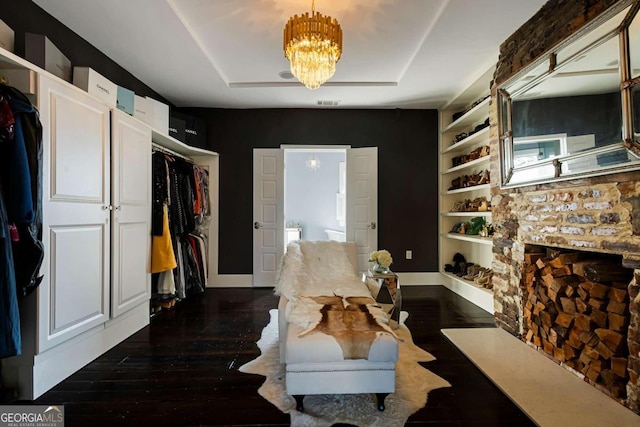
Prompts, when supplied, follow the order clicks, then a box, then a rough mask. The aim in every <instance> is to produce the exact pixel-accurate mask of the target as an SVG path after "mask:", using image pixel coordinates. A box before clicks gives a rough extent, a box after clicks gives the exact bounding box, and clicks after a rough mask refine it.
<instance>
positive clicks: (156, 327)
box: [36, 286, 534, 427]
mask: <svg viewBox="0 0 640 427" xmlns="http://www.w3.org/2000/svg"><path fill="white" fill-rule="evenodd" d="M402 291H403V309H404V310H406V311H408V312H409V313H410V315H409V319H408V320H407V322H406V323H407V326H408V327H409V329H410V330H411V332H412V334H413V338H414V341H415V343H416V344H417V345H419V346H421V347H422V348H424V349H425V350H427V351H429V352H430V353H431V354H433V355H434V356H435V357H436V358H437V360H435V361H433V362H430V363H426V364H424V366H425V367H427V368H428V369H430V370H431V371H432V372H434V373H436V374H437V375H439V376H441V377H442V378H445V379H446V380H447V381H449V382H450V383H451V384H452V387H450V388H445V389H440V390H435V391H432V392H431V393H430V394H429V398H428V402H427V405H426V407H424V408H422V409H421V410H420V411H418V412H417V413H415V414H414V415H412V416H411V418H410V419H409V424H412V425H423V424H429V425H433V426H439V425H445V426H510V427H511V426H529V425H534V424H533V423H532V422H531V421H530V420H529V419H528V418H527V417H526V416H525V415H524V414H523V413H522V412H521V411H520V410H519V409H518V408H517V407H516V406H515V405H514V404H513V403H512V402H511V401H510V400H509V399H508V398H507V397H506V396H505V395H504V394H503V393H502V392H501V391H500V390H499V389H498V388H497V387H495V386H494V385H493V384H492V383H491V382H490V381H489V380H488V379H487V378H486V377H485V376H484V375H483V374H482V373H481V372H480V371H479V370H478V369H477V368H476V367H475V366H473V365H472V364H471V362H469V360H468V359H466V358H465V357H464V356H463V355H462V353H460V352H459V351H458V350H457V349H456V348H455V347H454V346H453V345H452V344H451V343H450V342H449V341H448V340H447V339H446V338H445V337H444V336H443V335H442V334H441V333H440V329H441V328H456V327H465V328H468V327H492V326H493V320H492V317H491V316H490V315H489V314H487V313H486V312H485V311H483V310H481V309H479V308H477V307H476V306H475V305H473V304H471V303H469V302H467V301H466V300H464V299H463V298H461V297H459V296H457V295H456V294H454V293H452V292H451V291H449V290H447V289H446V288H444V287H442V286H416V287H404V288H403V289H402ZM276 307H277V297H275V296H274V295H273V291H272V290H271V289H208V290H207V292H206V294H205V296H203V297H201V298H192V299H189V300H185V301H183V302H181V303H179V304H177V305H176V307H174V308H173V309H172V310H168V311H163V312H161V313H160V314H159V315H157V316H156V317H154V318H153V319H152V321H151V324H150V325H149V326H148V327H146V328H144V329H143V330H141V331H140V332H138V333H136V334H135V335H133V336H132V337H130V338H128V339H127V340H125V341H124V342H123V343H121V344H120V345H118V346H116V347H115V348H113V349H112V350H110V351H109V352H107V353H105V354H104V355H103V356H101V357H99V358H98V359H96V360H95V361H94V362H92V363H90V364H89V365H87V366H86V367H84V368H83V369H81V370H80V371H78V372H77V373H75V374H73V375H72V376H71V377H69V378H68V379H66V380H65V381H63V382H62V383H60V384H59V385H57V386H56V387H54V388H53V389H51V390H50V391H49V392H47V393H45V394H44V395H43V396H41V397H40V398H39V399H37V401H36V403H39V404H64V405H65V413H66V426H67V427H74V426H103V425H104V426H107V425H109V426H154V427H161V426H198V425H244V426H250V425H269V426H273V425H288V424H289V416H288V415H286V414H283V413H281V412H280V411H279V410H278V409H276V408H275V407H274V406H272V405H271V404H270V403H268V402H267V401H266V400H265V399H263V398H262V397H260V396H259V395H258V393H257V389H258V387H260V385H261V384H262V382H263V377H261V376H258V375H248V374H243V373H240V372H238V370H237V368H238V367H239V366H241V365H242V364H244V363H246V362H248V361H250V360H252V359H254V358H256V357H257V356H258V355H259V350H258V348H257V346H256V344H255V342H256V341H257V340H258V339H259V337H260V333H261V331H262V328H263V327H264V326H265V325H266V324H267V323H268V321H269V314H268V311H269V309H271V308H276Z"/></svg>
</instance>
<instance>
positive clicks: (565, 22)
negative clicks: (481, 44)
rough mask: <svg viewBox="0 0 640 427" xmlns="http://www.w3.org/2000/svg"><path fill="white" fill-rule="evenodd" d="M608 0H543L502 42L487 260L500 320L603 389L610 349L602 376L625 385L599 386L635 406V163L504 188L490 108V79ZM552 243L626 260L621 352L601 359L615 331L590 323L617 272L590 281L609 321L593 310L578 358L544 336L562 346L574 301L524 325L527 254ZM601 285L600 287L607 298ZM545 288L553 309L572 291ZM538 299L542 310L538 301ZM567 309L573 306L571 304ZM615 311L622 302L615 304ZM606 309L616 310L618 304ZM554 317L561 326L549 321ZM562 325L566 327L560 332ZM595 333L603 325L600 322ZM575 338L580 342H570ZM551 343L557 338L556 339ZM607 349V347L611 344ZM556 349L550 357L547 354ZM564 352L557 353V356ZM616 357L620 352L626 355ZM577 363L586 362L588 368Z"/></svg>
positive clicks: (638, 347)
mask: <svg viewBox="0 0 640 427" xmlns="http://www.w3.org/2000/svg"><path fill="white" fill-rule="evenodd" d="M616 3H617V1H616V0H593V1H579V0H575V1H567V0H551V1H549V2H548V3H547V4H546V5H545V6H544V7H543V8H542V9H541V10H540V11H539V12H538V13H537V14H536V15H535V16H534V17H533V18H532V19H531V20H529V21H528V22H527V23H525V24H524V25H523V26H522V27H521V28H520V29H519V30H518V31H516V32H515V33H514V34H513V35H512V36H511V37H510V38H509V39H507V40H506V41H505V42H504V43H503V45H502V46H501V48H500V58H499V61H498V66H497V69H496V73H495V76H494V82H493V84H492V88H491V95H492V100H491V112H490V124H491V129H490V138H491V177H492V183H491V186H492V187H491V195H492V200H491V202H492V207H493V212H492V221H493V225H494V227H495V229H496V233H495V234H494V239H493V263H492V268H493V270H494V276H493V290H494V308H495V321H496V324H497V325H498V326H499V327H501V328H503V329H505V330H506V331H508V332H509V333H511V334H513V335H515V336H516V337H518V338H520V339H522V340H523V341H528V342H530V343H531V345H532V347H536V348H539V349H540V351H542V352H545V354H547V355H549V357H550V358H552V359H553V360H555V361H556V362H557V363H561V364H563V365H564V366H567V367H568V368H570V369H571V370H572V371H573V372H575V373H576V374H577V375H580V376H582V377H584V378H586V379H587V380H588V381H590V382H591V383H592V384H594V385H596V386H597V387H598V388H600V389H602V390H604V388H603V386H602V383H603V378H602V376H601V375H600V374H601V372H602V370H603V369H604V370H605V371H608V370H612V369H613V364H612V361H611V360H612V359H611V358H612V357H613V358H615V369H616V371H617V374H616V375H617V376H614V377H609V378H608V379H607V380H606V382H609V383H616V384H621V381H622V380H621V378H622V379H623V380H624V386H623V388H624V389H623V390H618V389H617V388H616V387H613V389H614V391H612V390H611V387H609V389H608V390H607V393H608V394H609V395H611V396H612V397H615V398H616V399H618V400H619V401H620V402H621V403H622V404H624V405H625V406H627V407H628V408H630V409H631V410H633V411H634V412H636V413H638V414H640V380H639V377H640V172H625V173H617V174H612V175H605V176H599V177H590V178H582V179H575V180H568V181H563V182H555V183H549V184H538V185H530V186H525V187H519V188H511V189H501V188H500V186H499V184H498V183H499V179H494V177H498V176H499V175H500V159H499V153H500V143H499V135H498V128H497V124H498V119H499V118H498V111H497V88H498V86H499V85H500V84H501V83H503V82H505V81H506V80H507V79H508V78H509V77H511V76H512V75H513V74H515V73H516V72H518V71H519V70H520V69H521V68H522V67H525V66H527V65H528V64H530V63H531V62H532V61H534V60H536V59H537V58H538V57H540V55H542V54H544V53H545V52H547V51H548V50H549V49H550V48H551V47H552V46H554V45H556V44H557V43H559V42H561V41H562V40H564V39H566V38H567V37H569V36H570V35H571V34H572V33H573V32H575V31H576V30H578V29H580V28H582V27H583V26H584V25H585V24H587V23H589V22H591V21H592V20H593V19H594V18H595V17H597V16H598V15H599V14H601V13H602V12H604V11H606V10H607V9H608V8H609V7H610V6H612V5H614V4H616ZM554 251H556V253H557V254H560V253H561V252H564V253H572V252H578V253H581V254H582V253H588V255H586V256H587V257H594V254H595V258H597V257H598V254H606V255H607V256H609V255H611V256H616V257H617V259H618V260H619V262H620V264H621V268H620V269H621V270H622V268H623V267H624V268H625V269H629V270H628V273H629V275H630V277H631V279H630V280H629V281H628V283H626V292H627V296H625V297H624V298H623V297H622V295H621V294H617V293H616V295H615V298H617V299H622V301H616V302H619V303H623V304H624V305H625V309H624V310H623V311H624V313H623V314H624V316H626V317H625V320H620V319H618V318H617V317H615V316H612V318H613V319H614V322H619V321H623V322H625V323H628V326H623V327H621V326H620V325H619V324H617V323H616V326H615V327H616V328H617V329H623V331H622V330H618V331H614V332H616V333H619V332H624V333H625V334H624V338H623V340H624V342H622V343H621V344H620V348H616V349H615V351H622V350H621V349H622V348H623V347H624V351H625V353H624V354H615V355H614V354H611V355H608V354H605V356H608V358H607V359H604V357H602V355H601V354H600V353H598V352H597V350H596V349H597V347H598V343H599V342H601V341H602V342H603V343H605V344H606V343H608V344H609V345H607V348H608V349H609V350H611V348H610V347H618V346H617V345H616V344H614V343H613V342H611V341H610V340H612V339H614V340H617V339H618V338H617V337H615V338H612V337H614V336H613V335H610V336H609V338H607V339H606V340H605V339H604V338H602V337H600V336H598V334H597V333H596V329H608V328H609V326H610V324H609V313H611V312H610V311H607V310H606V308H607V307H608V304H609V298H608V297H609V292H610V288H615V289H622V288H624V287H623V286H621V285H620V282H618V281H616V284H615V285H613V283H612V282H611V281H607V283H604V284H602V283H601V284H600V285H602V286H606V287H607V289H601V288H598V289H597V290H596V294H595V295H597V296H594V297H593V298H594V300H595V301H592V304H593V305H589V308H588V310H593V309H595V310H597V312H603V313H604V314H605V317H606V318H607V323H606V324H604V327H599V326H600V325H599V324H598V323H597V322H599V321H600V322H601V321H602V320H598V317H601V315H599V314H598V313H597V312H596V318H595V319H594V322H595V325H596V326H598V327H595V328H594V329H593V331H592V332H593V334H594V335H596V336H597V340H598V342H596V338H593V336H586V335H585V336H584V337H583V339H584V340H586V341H587V343H586V344H585V343H582V344H583V347H581V348H580V349H579V351H578V354H577V357H575V358H567V357H565V355H564V350H563V354H562V356H561V355H560V350H554V348H552V347H550V346H549V344H545V342H544V341H545V340H546V341H547V342H550V341H555V342H556V344H557V343H558V341H559V338H558V332H560V334H559V335H561V337H560V340H561V341H562V342H560V347H562V344H564V343H565V342H566V341H568V340H569V339H570V331H571V330H572V329H573V327H574V325H575V322H576V318H578V317H579V316H578V315H587V313H585V311H584V310H583V311H582V312H580V311H579V309H577V310H576V313H573V314H572V316H571V319H568V318H563V319H561V320H560V322H561V324H558V323H556V319H557V316H558V315H559V313H556V314H555V317H554V318H553V319H548V320H545V321H544V322H546V323H548V322H551V324H550V325H546V326H549V328H550V330H551V329H553V330H554V332H552V333H551V332H549V331H545V334H546V337H545V338H543V337H542V336H539V338H538V339H537V340H534V335H533V334H532V332H531V331H532V330H533V329H535V328H536V327H537V328H538V329H539V328H540V324H541V323H543V322H542V320H538V321H537V322H538V323H535V322H536V320H533V322H534V324H536V326H532V323H531V322H532V320H531V314H530V313H533V311H534V310H535V307H536V304H537V303H538V302H540V301H539V299H540V295H538V296H537V297H536V298H537V299H536V300H535V301H534V300H533V299H532V298H531V295H532V293H534V292H535V286H532V285H531V283H530V279H531V274H532V270H533V269H532V267H530V266H531V264H532V263H531V261H532V258H535V257H532V256H531V255H530V254H532V253H538V254H542V253H544V258H545V259H546V260H547V261H550V260H551V259H553V257H550V256H549V255H550V253H549V252H551V253H552V254H553V252H554ZM580 256H583V255H580ZM539 258H540V259H541V258H543V256H542V255H540V257H539ZM535 261H537V259H536V260H535ZM535 261H534V263H535ZM558 265H559V264H558ZM545 267H546V265H543V266H538V269H539V270H543V269H544V268H545ZM552 268H560V267H552ZM536 271H537V270H536ZM536 271H534V272H533V273H534V274H539V275H538V279H537V280H538V281H539V282H542V281H544V280H545V279H543V278H542V273H539V272H538V273H536ZM546 273H549V271H546ZM546 273H545V274H546ZM571 274H573V271H572V273H571ZM547 279H548V283H546V285H547V286H551V285H552V282H551V278H547ZM528 280H529V282H528ZM571 280H574V279H571ZM600 285H599V286H600ZM553 286H554V287H556V288H557V287H558V286H560V287H561V286H565V287H566V286H569V287H571V290H570V291H569V292H570V293H572V295H573V294H578V290H579V289H581V288H580V287H579V283H574V282H568V283H563V284H562V285H557V284H556V285H553ZM587 286H589V285H587ZM557 290H558V289H556V290H554V291H553V292H556V291H557ZM581 291H582V292H586V291H590V289H589V290H585V289H581ZM545 292H547V295H546V297H547V298H548V297H549V295H548V289H547V290H545ZM616 292H617V291H616ZM603 293H606V294H607V300H606V302H605V300H604V298H603V296H604V294H603ZM552 297H554V298H555V299H557V301H552V305H553V306H554V307H555V305H556V304H557V305H558V307H555V310H556V311H558V308H563V307H562V300H561V299H560V298H571V295H569V296H567V295H566V288H563V290H562V292H561V295H553V294H552ZM582 297H585V298H581V299H582V300H583V301H584V302H585V303H586V304H587V305H588V304H589V303H588V301H589V299H590V298H591V295H590V294H588V295H582ZM542 299H544V298H542ZM547 302H548V301H543V302H542V304H543V305H546V304H547ZM565 303H566V304H567V305H568V306H569V307H570V306H571V304H572V303H571V302H568V301H565ZM576 303H577V302H576V301H574V302H573V304H576ZM578 304H580V303H578ZM538 308H539V309H540V306H539V305H538ZM568 310H569V311H571V308H569V309H568ZM585 310H586V309H585ZM614 310H617V311H620V310H619V309H615V308H614ZM563 311H564V310H563ZM538 314H539V312H538ZM590 314H591V311H590V312H589V315H590ZM613 314H614V315H621V314H620V313H617V312H614V313H613ZM527 316H529V317H527ZM552 317H553V316H552ZM579 319H580V320H578V321H579V322H582V325H584V323H585V322H586V320H585V318H583V317H579ZM589 322H591V319H589ZM563 325H565V326H563ZM555 326H560V327H559V328H555V329H554V328H553V327H555ZM592 326H593V325H592ZM562 328H566V329H567V330H564V329H562ZM565 333H566V335H564V334H565ZM599 333H600V334H605V332H602V331H601V332H599ZM550 335H551V336H550ZM562 335H564V336H562ZM589 338H591V339H592V340H591V342H589ZM573 339H574V340H575V339H578V340H579V339H580V337H579V336H578V337H576V336H575V333H574V336H573ZM574 344H576V346H577V347H578V346H579V345H578V343H577V342H574ZM545 345H546V348H545ZM584 346H588V347H589V350H588V351H587V353H588V354H586V355H585V356H582V357H583V360H582V361H580V363H581V364H580V363H577V362H569V363H565V362H567V361H571V360H573V359H578V360H580V356H581V355H582V351H583V349H584ZM570 347H571V346H570ZM556 348H558V347H557V346H556ZM591 349H593V352H592V351H591ZM545 350H546V351H545ZM576 350H578V349H576ZM532 351H534V350H532ZM600 351H601V352H602V353H607V350H606V349H604V348H602V347H600ZM570 352H571V350H570V349H567V354H568V355H569V354H570ZM612 352H614V351H613V350H612ZM554 353H555V356H557V357H554ZM596 353H597V356H596ZM588 357H590V358H591V359H592V360H600V359H602V360H606V362H605V363H604V364H602V363H600V366H598V368H599V369H600V371H599V372H597V373H598V374H599V375H596V372H595V370H592V371H591V372H589V365H590V363H591V362H590V360H591V359H588ZM562 358H564V359H565V360H560V359H562ZM622 359H626V362H625V361H623V360H622ZM585 362H589V363H585ZM622 364H626V366H625V368H626V372H625V370H624V369H622V367H621V365H622ZM571 365H574V366H571ZM585 365H587V368H586V369H585ZM597 365H598V364H597V363H596V364H594V367H596V366H597ZM624 373H626V378H625V377H624V375H622V374H624ZM618 374H620V375H618ZM607 375H609V373H608V372H605V377H606V376H607ZM618 388H619V387H618Z"/></svg>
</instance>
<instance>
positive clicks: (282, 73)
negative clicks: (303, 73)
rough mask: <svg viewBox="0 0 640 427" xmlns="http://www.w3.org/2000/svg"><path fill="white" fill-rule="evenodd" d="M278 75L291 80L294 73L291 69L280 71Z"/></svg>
mask: <svg viewBox="0 0 640 427" xmlns="http://www.w3.org/2000/svg"><path fill="white" fill-rule="evenodd" d="M278 75H279V76H280V78H281V79H287V80H289V79H292V78H293V74H291V71H280V72H279V73H278Z"/></svg>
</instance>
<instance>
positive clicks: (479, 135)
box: [442, 126, 489, 154]
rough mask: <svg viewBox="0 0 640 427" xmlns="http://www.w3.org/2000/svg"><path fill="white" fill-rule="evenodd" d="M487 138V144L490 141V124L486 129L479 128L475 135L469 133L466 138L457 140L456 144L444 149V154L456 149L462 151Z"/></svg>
mask: <svg viewBox="0 0 640 427" xmlns="http://www.w3.org/2000/svg"><path fill="white" fill-rule="evenodd" d="M483 140H486V142H487V145H488V143H489V126H487V127H486V128H484V129H481V130H479V131H478V132H476V133H474V134H473V135H469V136H468V137H466V138H465V139H463V140H461V141H458V142H456V143H455V144H452V145H450V146H449V147H447V148H446V149H444V150H442V154H444V153H451V152H456V151H462V150H463V149H465V148H467V147H469V146H470V145H471V144H473V143H477V142H480V141H483Z"/></svg>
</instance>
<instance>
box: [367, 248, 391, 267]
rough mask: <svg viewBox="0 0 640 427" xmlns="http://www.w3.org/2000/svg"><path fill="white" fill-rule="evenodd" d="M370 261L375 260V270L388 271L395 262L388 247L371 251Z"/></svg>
mask: <svg viewBox="0 0 640 427" xmlns="http://www.w3.org/2000/svg"><path fill="white" fill-rule="evenodd" d="M369 262H373V263H375V264H376V265H375V266H374V267H373V269H374V271H377V272H386V271H387V270H388V269H389V266H390V265H391V264H392V263H393V258H391V254H390V253H389V251H387V250H386V249H382V250H379V251H373V252H371V255H369Z"/></svg>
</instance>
